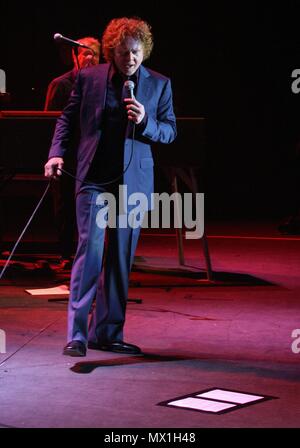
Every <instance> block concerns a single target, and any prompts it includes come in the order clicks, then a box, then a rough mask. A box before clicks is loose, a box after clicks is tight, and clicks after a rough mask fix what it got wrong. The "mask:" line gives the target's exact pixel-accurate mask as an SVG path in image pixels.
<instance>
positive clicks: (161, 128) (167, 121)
mask: <svg viewBox="0 0 300 448" xmlns="http://www.w3.org/2000/svg"><path fill="white" fill-rule="evenodd" d="M141 134H142V136H143V137H146V139H149V140H150V141H151V142H153V143H172V142H173V140H174V139H175V137H176V135H177V131H176V118H175V114H174V110H173V95H172V88H171V81H170V80H169V79H168V80H167V82H166V83H165V86H164V88H163V90H162V93H161V96H160V98H159V103H158V108H157V116H156V117H153V116H151V115H150V114H149V115H148V117H147V123H146V126H145V128H144V129H143V132H142V133H141Z"/></svg>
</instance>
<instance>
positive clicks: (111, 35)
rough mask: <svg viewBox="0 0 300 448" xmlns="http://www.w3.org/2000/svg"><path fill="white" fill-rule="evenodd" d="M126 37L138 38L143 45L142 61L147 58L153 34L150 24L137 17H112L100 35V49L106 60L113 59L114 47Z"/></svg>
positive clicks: (151, 45)
mask: <svg viewBox="0 0 300 448" xmlns="http://www.w3.org/2000/svg"><path fill="white" fill-rule="evenodd" d="M126 37H132V38H133V39H136V40H139V41H140V42H141V43H142V45H143V50H144V61H145V60H146V59H148V58H149V56H150V54H151V51H152V48H153V36H152V32H151V27H150V25H149V24H148V23H147V22H145V21H144V20H141V19H140V18H138V17H133V18H129V17H121V18H118V19H112V20H111V21H110V22H109V24H108V25H107V27H106V28H105V31H104V33H103V36H102V51H103V55H104V58H105V59H106V61H109V62H111V61H113V59H114V49H115V48H116V47H117V46H118V45H120V44H121V43H122V42H123V41H124V39H126Z"/></svg>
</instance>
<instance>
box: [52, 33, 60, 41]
mask: <svg viewBox="0 0 300 448" xmlns="http://www.w3.org/2000/svg"><path fill="white" fill-rule="evenodd" d="M53 38H54V40H60V39H61V38H62V35H61V34H60V33H55V34H54V36H53Z"/></svg>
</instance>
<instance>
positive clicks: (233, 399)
mask: <svg viewBox="0 0 300 448" xmlns="http://www.w3.org/2000/svg"><path fill="white" fill-rule="evenodd" d="M275 398H277V397H271V396H267V395H256V394H251V393H249V392H240V391H234V390H228V389H220V388H214V389H206V390H203V391H202V392H194V393H193V394H189V395H186V396H181V397H177V398H173V399H172V400H168V401H164V402H161V403H158V405H159V406H171V407H177V408H183V409H190V410H194V411H200V412H210V413H214V414H222V413H224V412H230V411H233V410H235V409H241V408H243V407H245V406H251V405H254V404H256V403H260V402H262V401H266V400H272V399H275Z"/></svg>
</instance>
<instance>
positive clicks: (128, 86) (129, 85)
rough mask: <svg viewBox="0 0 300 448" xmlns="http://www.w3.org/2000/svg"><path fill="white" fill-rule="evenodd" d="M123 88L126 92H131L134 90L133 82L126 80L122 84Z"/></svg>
mask: <svg viewBox="0 0 300 448" xmlns="http://www.w3.org/2000/svg"><path fill="white" fill-rule="evenodd" d="M124 85H125V87H126V88H127V89H128V90H133V89H134V82H133V81H131V80H130V79H128V80H127V81H125V82H124Z"/></svg>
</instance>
